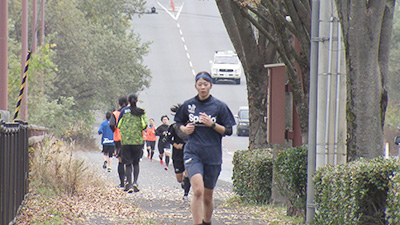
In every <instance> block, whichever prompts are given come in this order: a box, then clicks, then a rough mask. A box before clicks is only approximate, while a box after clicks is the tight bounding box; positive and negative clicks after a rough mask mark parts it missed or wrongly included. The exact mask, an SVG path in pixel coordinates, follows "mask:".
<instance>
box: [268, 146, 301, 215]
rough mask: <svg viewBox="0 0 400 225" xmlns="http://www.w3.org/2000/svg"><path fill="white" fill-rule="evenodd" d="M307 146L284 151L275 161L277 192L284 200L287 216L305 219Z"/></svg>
mask: <svg viewBox="0 0 400 225" xmlns="http://www.w3.org/2000/svg"><path fill="white" fill-rule="evenodd" d="M307 152H308V149H307V146H305V145H303V146H299V147H294V148H288V149H284V150H282V151H281V152H279V153H278V155H277V157H276V159H275V171H276V174H275V176H276V177H277V178H278V179H276V180H277V181H278V182H277V185H278V190H279V192H280V194H281V195H282V196H284V197H285V199H286V206H287V215H288V216H303V217H305V210H306V197H307V196H306V193H307V192H306V186H307Z"/></svg>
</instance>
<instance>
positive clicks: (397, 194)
mask: <svg viewBox="0 0 400 225" xmlns="http://www.w3.org/2000/svg"><path fill="white" fill-rule="evenodd" d="M386 204H387V205H386V211H385V213H386V221H387V223H388V224H390V225H392V224H393V225H394V224H400V210H399V209H400V173H399V172H396V173H394V175H393V176H390V181H389V191H388V197H387V201H386Z"/></svg>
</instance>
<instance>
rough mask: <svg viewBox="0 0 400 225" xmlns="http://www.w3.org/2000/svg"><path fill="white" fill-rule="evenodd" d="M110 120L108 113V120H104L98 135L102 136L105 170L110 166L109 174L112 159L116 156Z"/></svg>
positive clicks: (108, 113)
mask: <svg viewBox="0 0 400 225" xmlns="http://www.w3.org/2000/svg"><path fill="white" fill-rule="evenodd" d="M110 118H111V113H110V112H107V113H106V120H104V121H103V122H102V123H101V124H100V127H99V130H98V131H97V133H98V134H102V136H101V145H102V146H103V151H102V152H103V158H104V164H103V168H104V169H105V168H107V164H108V169H107V171H108V172H111V163H112V157H113V154H114V133H113V131H112V130H111V128H110Z"/></svg>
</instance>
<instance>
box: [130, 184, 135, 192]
mask: <svg viewBox="0 0 400 225" xmlns="http://www.w3.org/2000/svg"><path fill="white" fill-rule="evenodd" d="M134 190H135V189H134V187H133V185H132V184H131V185H129V189H128V193H132V192H133V191H134ZM135 192H136V191H135Z"/></svg>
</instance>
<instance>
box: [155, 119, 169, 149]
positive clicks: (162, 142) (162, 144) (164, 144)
mask: <svg viewBox="0 0 400 225" xmlns="http://www.w3.org/2000/svg"><path fill="white" fill-rule="evenodd" d="M164 131H165V135H164V134H163V133H164ZM167 134H168V125H165V124H161V125H160V126H158V127H157V129H156V135H157V136H159V138H158V145H157V146H158V149H163V148H171V146H170V143H169V142H168V140H167Z"/></svg>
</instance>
